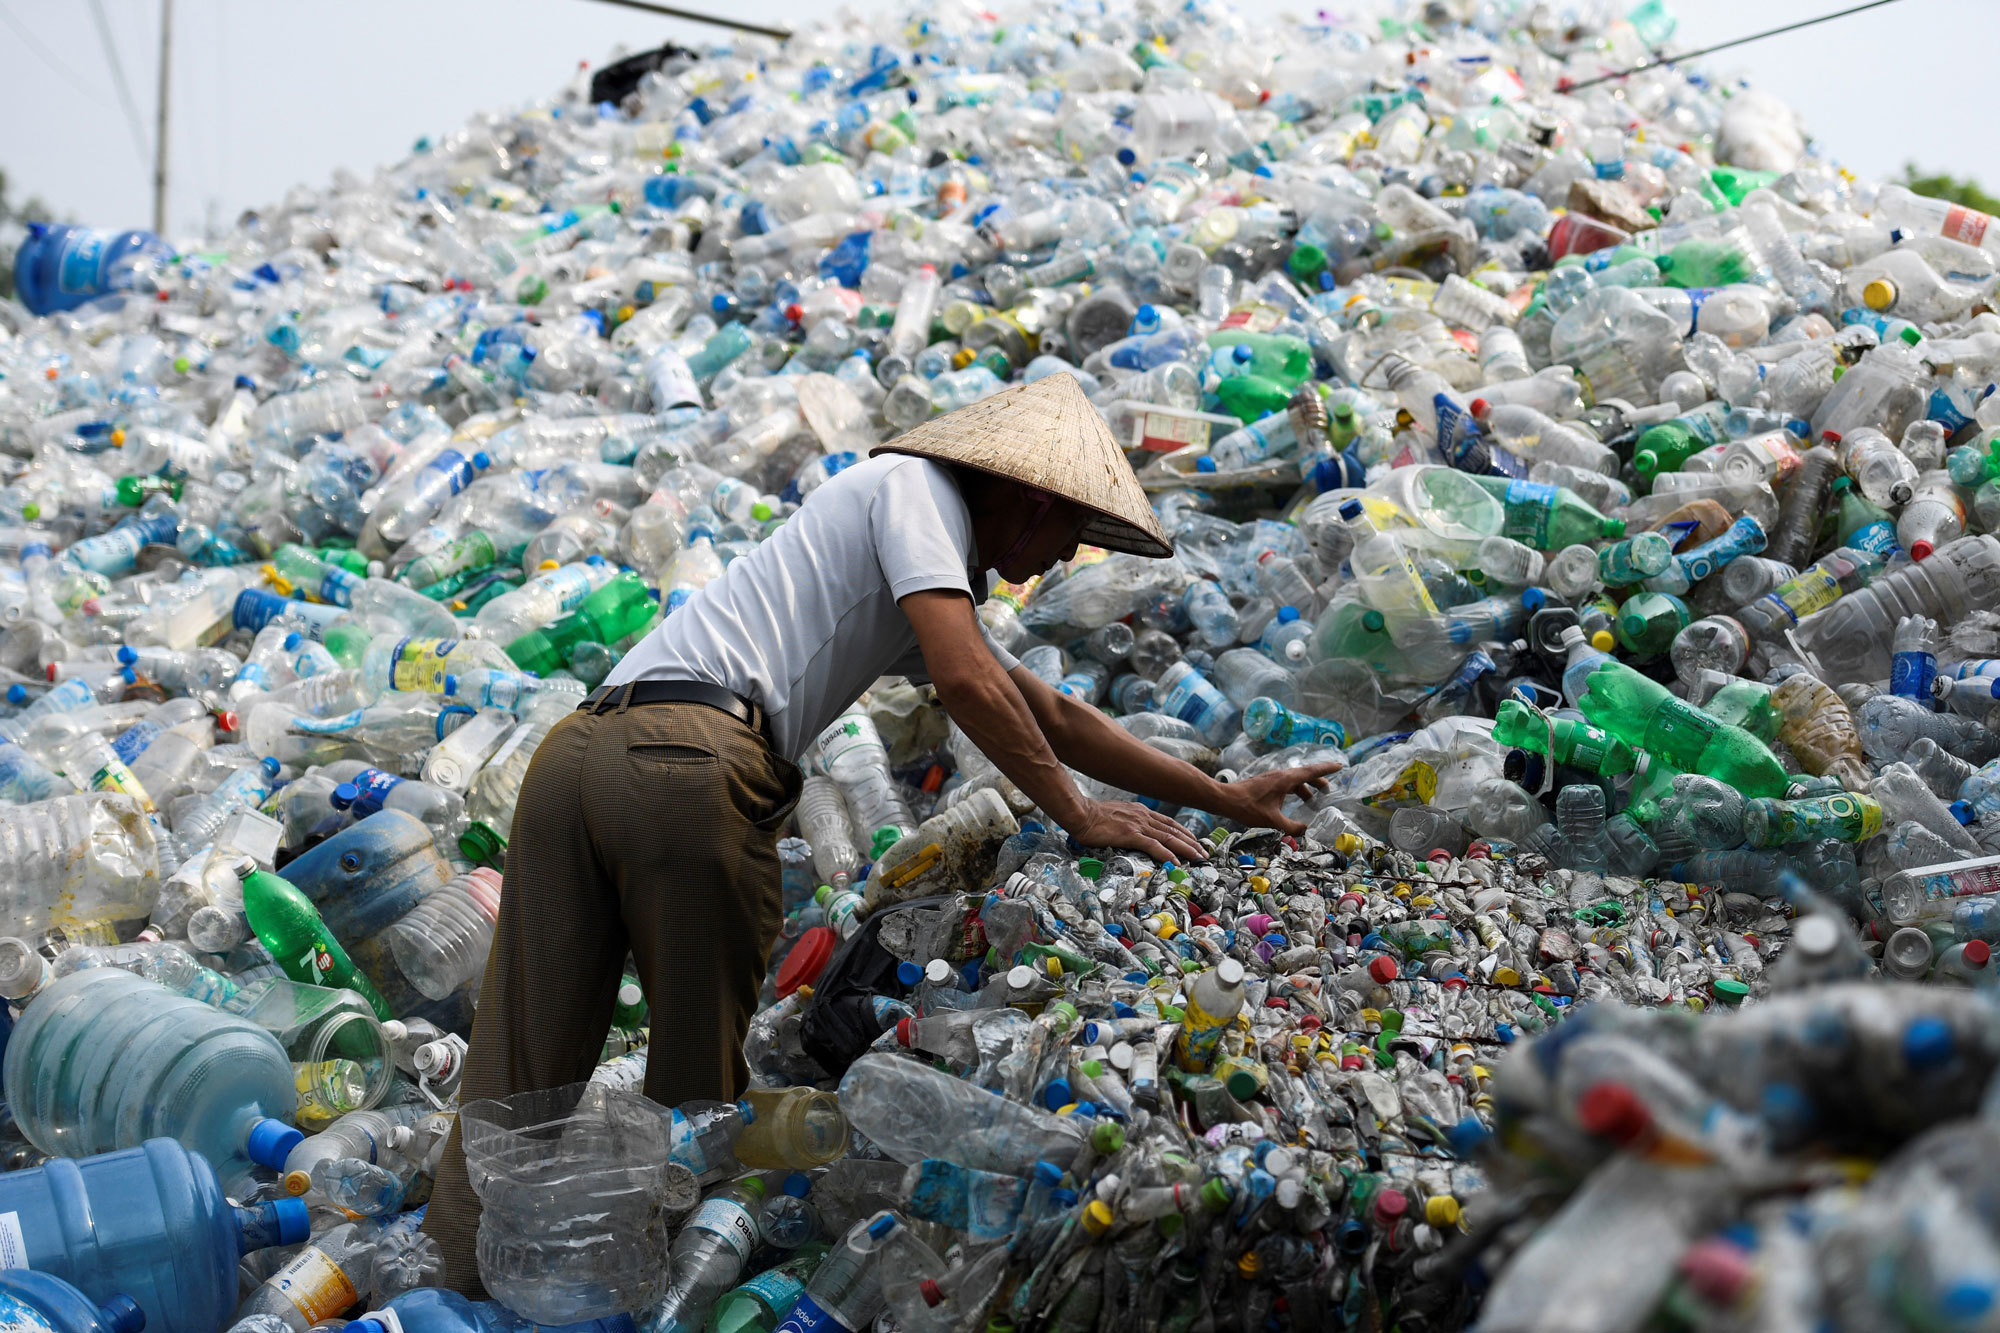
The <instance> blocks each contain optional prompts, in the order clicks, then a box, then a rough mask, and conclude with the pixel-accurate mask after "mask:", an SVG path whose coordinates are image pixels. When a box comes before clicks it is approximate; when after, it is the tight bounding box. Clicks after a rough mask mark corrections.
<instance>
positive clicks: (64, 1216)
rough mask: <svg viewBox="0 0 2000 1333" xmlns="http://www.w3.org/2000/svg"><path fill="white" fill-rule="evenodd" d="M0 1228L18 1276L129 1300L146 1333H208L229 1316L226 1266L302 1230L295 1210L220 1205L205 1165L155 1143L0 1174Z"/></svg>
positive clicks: (300, 1205)
mask: <svg viewBox="0 0 2000 1333" xmlns="http://www.w3.org/2000/svg"><path fill="white" fill-rule="evenodd" d="M0 1218H11V1219H12V1223H11V1225H12V1226H13V1227H15V1228H16V1229H17V1230H16V1232H15V1238H16V1239H17V1240H18V1241H20V1242H22V1243H24V1244H25V1246H26V1250H25V1252H24V1253H22V1254H20V1255H19V1256H18V1258H19V1259H20V1261H21V1262H22V1263H23V1264H25V1265H26V1267H28V1268H31V1269H34V1270H35V1271H36V1272H39V1273H47V1274H50V1275H52V1276H54V1277H58V1278H61V1279H63V1280H65V1281H67V1282H71V1283H74V1284H75V1285H76V1286H77V1287H78V1288H79V1289H80V1290H81V1291H82V1292H83V1293H84V1294H85V1295H87V1296H89V1297H90V1298H91V1299H92V1300H94V1301H98V1302H101V1303H104V1304H106V1305H108V1304H110V1303H111V1300H112V1298H113V1297H114V1296H116V1295H118V1294H119V1293H125V1294H127V1295H129V1296H130V1297H131V1298H132V1300H133V1301H134V1302H135V1303H136V1304H137V1306H138V1308H139V1309H140V1310H141V1311H143V1312H144V1314H145V1317H146V1327H147V1328H148V1329H152V1330H155V1331H156V1333H212V1330H214V1329H216V1328H219V1327H220V1326H221V1325H222V1323H223V1321H224V1320H225V1319H226V1318H227V1317H228V1314H229V1311H230V1310H232V1309H233V1308H235V1304H236V1261H237V1259H238V1258H239V1257H241V1256H242V1255H245V1254H249V1253H250V1252H251V1251H253V1250H259V1249H265V1248H269V1247H271V1246H277V1245H296V1244H298V1243H299V1242H301V1241H303V1240H305V1239H306V1235H307V1232H308V1230H309V1219H308V1217H307V1215H306V1205H305V1203H304V1202H303V1201H302V1200H299V1199H281V1200H278V1201H276V1202H273V1203H260V1204H256V1205H254V1206H248V1207H244V1206H238V1205H232V1204H231V1203H230V1202H229V1200H228V1199H227V1198H226V1197H225V1196H224V1194H223V1192H222V1188H221V1186H220V1185H219V1184H218V1183H217V1181H216V1178H215V1172H214V1170H213V1169H212V1168H211V1167H210V1166H209V1163H208V1159H207V1158H206V1157H203V1156H202V1155H201V1154H199V1153H196V1152H190V1151H189V1150H188V1149H187V1148H185V1147H183V1146H182V1145H181V1144H179V1143H177V1142H175V1141H174V1140H172V1139H164V1138H162V1139H151V1140H148V1141H147V1142H146V1143H144V1144H142V1145H140V1146H138V1147H134V1148H127V1149H122V1150H120V1151H118V1152H111V1153H103V1154H99V1155H97V1156H94V1157H86V1158H82V1159H81V1160H71V1159H69V1158H64V1157H59V1158H56V1159H54V1160H53V1161H50V1162H48V1163H47V1164H45V1165H43V1166H39V1167H35V1168H32V1169H30V1170H26V1171H15V1172H11V1173H8V1174H5V1175H0ZM7 1225H9V1224H7V1223H0V1228H4V1227H6V1226H7Z"/></svg>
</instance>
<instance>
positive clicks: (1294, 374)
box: [1208, 329, 1313, 389]
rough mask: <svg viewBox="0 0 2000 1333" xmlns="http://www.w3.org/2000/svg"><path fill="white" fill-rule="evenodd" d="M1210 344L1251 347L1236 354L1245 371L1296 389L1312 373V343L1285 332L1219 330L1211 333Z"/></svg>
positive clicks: (1212, 345) (1209, 336) (1211, 345)
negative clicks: (1244, 365) (1243, 364)
mask: <svg viewBox="0 0 2000 1333" xmlns="http://www.w3.org/2000/svg"><path fill="white" fill-rule="evenodd" d="M1208 345H1209V346H1210V347H1232V348H1247V349H1248V351H1239V352H1235V353H1233V354H1232V355H1234V357H1235V358H1236V359H1237V360H1238V361H1240V362H1243V363H1245V364H1246V365H1247V367H1248V369H1247V371H1246V372H1245V373H1247V374H1251V375H1256V376H1258V377H1260V378H1262V379H1267V380H1270V381H1271V382H1273V383H1274V384H1282V385H1284V386H1285V387H1286V388H1287V389H1296V388H1298V387H1299V385H1301V384H1303V383H1304V382H1305V379H1306V376H1308V375H1310V374H1312V364H1313V355H1312V345H1311V344H1310V343H1308V342H1307V341H1306V340H1305V339H1303V338H1294V337H1292V336H1290V335H1289V334H1283V333H1252V332H1250V331H1249V330H1248V329H1217V330H1216V331H1215V332H1214V333H1211V334H1209V335H1208Z"/></svg>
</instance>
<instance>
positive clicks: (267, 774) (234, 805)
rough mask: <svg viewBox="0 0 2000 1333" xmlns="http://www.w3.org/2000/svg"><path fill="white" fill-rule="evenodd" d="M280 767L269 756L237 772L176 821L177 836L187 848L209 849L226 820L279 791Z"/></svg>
mask: <svg viewBox="0 0 2000 1333" xmlns="http://www.w3.org/2000/svg"><path fill="white" fill-rule="evenodd" d="M279 769H280V765H279V763H278V761H277V760H276V759H274V758H271V757H269V756H266V757H265V758H263V759H260V760H258V761H257V762H256V763H254V764H249V765H246V766H245V767H243V768H239V769H237V770H236V771H235V772H233V773H231V774H230V775H229V776H228V777H226V778H224V779H223V780H222V782H221V783H220V784H219V785H218V786H217V787H216V788H215V789H214V790H212V791H209V792H207V793H205V794H203V795H202V796H201V797H200V798H198V799H197V800H196V801H195V803H194V804H193V805H192V806H190V807H188V808H187V809H185V810H183V811H182V812H181V814H180V816H179V818H178V819H176V820H175V821H174V836H175V837H176V838H178V839H179V840H180V843H181V845H182V846H183V847H188V848H200V847H205V846H207V845H208V844H210V843H211V842H213V841H214V840H215V835H216V833H217V832H218V831H219V830H220V829H221V828H222V824H223V821H224V820H226V819H228V818H229V817H230V816H231V815H233V814H235V813H236V812H237V811H239V810H254V809H256V808H257V807H258V806H260V805H262V804H263V803H264V802H265V801H266V800H268V799H269V798H270V795H271V793H272V792H273V791H274V790H276V789H277V785H278V773H279Z"/></svg>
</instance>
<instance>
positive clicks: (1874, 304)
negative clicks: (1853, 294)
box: [1848, 278, 1896, 310]
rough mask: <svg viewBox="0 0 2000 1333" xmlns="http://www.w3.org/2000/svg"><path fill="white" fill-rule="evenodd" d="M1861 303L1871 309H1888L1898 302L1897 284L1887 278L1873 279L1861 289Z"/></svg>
mask: <svg viewBox="0 0 2000 1333" xmlns="http://www.w3.org/2000/svg"><path fill="white" fill-rule="evenodd" d="M1848 290H1849V291H1852V290H1853V288H1849V289H1848ZM1861 303H1862V304H1863V305H1865V306H1867V307H1868V308H1869V309H1870V310H1887V309H1888V308H1889V307H1890V306H1892V305H1894V304H1895V303H1896V284H1895V283H1893V282H1891V281H1889V280H1888V279H1887V278H1875V279H1873V280H1872V281H1870V282H1869V284H1868V285H1867V286H1865V287H1863V288H1862V289H1861Z"/></svg>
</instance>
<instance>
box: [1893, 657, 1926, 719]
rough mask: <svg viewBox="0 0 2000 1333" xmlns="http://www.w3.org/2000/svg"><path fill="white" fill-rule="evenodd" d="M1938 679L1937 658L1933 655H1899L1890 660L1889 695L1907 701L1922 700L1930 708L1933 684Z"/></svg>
mask: <svg viewBox="0 0 2000 1333" xmlns="http://www.w3.org/2000/svg"><path fill="white" fill-rule="evenodd" d="M1935 679H1937V657H1936V656H1935V655H1934V654H1932V653H1918V652H1906V653H1897V654H1896V655H1895V656H1893V657H1891V658H1890V659H1889V693H1891V694H1897V695H1901V696H1902V697H1903V698H1905V699H1917V700H1921V701H1922V702H1923V704H1924V706H1925V707H1927V708H1928V707H1929V706H1930V698H1931V682H1932V681H1933V680H1935Z"/></svg>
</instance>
